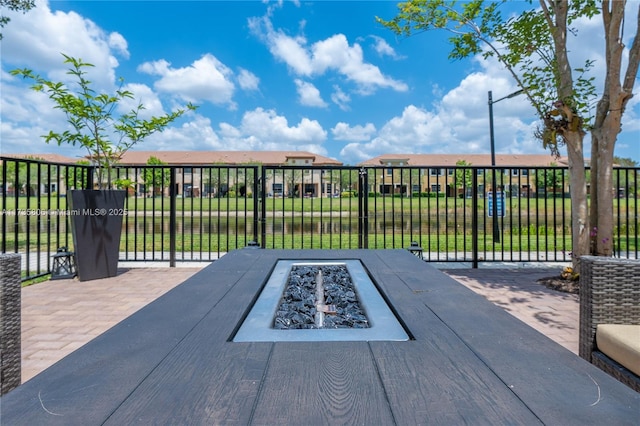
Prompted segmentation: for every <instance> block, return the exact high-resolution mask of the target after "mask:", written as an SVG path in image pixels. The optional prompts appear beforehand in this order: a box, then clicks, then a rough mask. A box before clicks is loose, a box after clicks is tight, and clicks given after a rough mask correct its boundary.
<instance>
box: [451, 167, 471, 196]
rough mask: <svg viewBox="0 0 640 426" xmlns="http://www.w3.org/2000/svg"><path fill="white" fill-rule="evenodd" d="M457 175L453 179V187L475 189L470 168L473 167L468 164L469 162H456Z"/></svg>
mask: <svg viewBox="0 0 640 426" xmlns="http://www.w3.org/2000/svg"><path fill="white" fill-rule="evenodd" d="M456 166H457V167H458V168H456V173H455V176H454V178H453V187H454V188H456V189H458V188H472V187H473V170H471V169H470V168H468V167H471V163H469V162H467V160H458V161H456Z"/></svg>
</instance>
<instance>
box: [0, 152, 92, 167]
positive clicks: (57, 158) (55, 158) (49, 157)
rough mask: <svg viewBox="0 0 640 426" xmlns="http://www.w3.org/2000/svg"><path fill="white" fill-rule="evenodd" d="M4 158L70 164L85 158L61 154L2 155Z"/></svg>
mask: <svg viewBox="0 0 640 426" xmlns="http://www.w3.org/2000/svg"><path fill="white" fill-rule="evenodd" d="M1 155H2V156H3V157H11V158H20V159H30V160H42V161H48V162H51V163H69V164H75V163H76V162H78V161H79V160H82V159H83V158H71V157H67V156H64V155H60V154H4V153H2V154H1Z"/></svg>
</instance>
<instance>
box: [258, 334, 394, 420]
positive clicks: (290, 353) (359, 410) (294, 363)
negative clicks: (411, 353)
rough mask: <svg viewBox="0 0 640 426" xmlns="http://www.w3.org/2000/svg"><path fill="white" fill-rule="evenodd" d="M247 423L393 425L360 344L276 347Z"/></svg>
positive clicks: (366, 351)
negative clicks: (250, 421) (253, 410)
mask: <svg viewBox="0 0 640 426" xmlns="http://www.w3.org/2000/svg"><path fill="white" fill-rule="evenodd" d="M253 423H255V424H259V425H263V424H271V425H275V424H290V425H315V424H325V425H329V424H330V425H355V424H363V425H372V424H393V423H394V420H393V418H392V417H391V412H390V410H389V404H388V402H387V400H386V395H385V392H384V388H383V386H382V383H381V382H380V378H379V377H378V375H377V371H376V368H375V363H374V361H373V358H372V356H371V352H370V351H369V348H368V346H367V343H366V342H309V343H302V344H301V343H296V342H293V343H291V342H287V343H282V342H281V343H276V345H275V348H274V351H273V354H272V357H271V360H270V362H269V369H268V372H267V377H266V378H265V382H264V386H263V389H262V391H261V392H260V397H259V399H258V404H257V406H256V411H255V413H254V417H253Z"/></svg>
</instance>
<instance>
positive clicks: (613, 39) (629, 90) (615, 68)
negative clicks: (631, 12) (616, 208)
mask: <svg viewBox="0 0 640 426" xmlns="http://www.w3.org/2000/svg"><path fill="white" fill-rule="evenodd" d="M625 5H626V1H610V0H603V2H602V21H603V24H604V32H605V45H606V46H605V48H606V64H607V73H606V78H605V82H604V90H603V93H602V98H601V99H600V101H599V102H598V107H597V109H596V118H595V122H594V126H593V129H592V131H591V134H592V148H591V166H592V176H591V182H592V188H591V197H592V207H591V223H592V231H593V233H594V234H595V235H594V238H595V241H594V243H595V244H594V249H595V254H596V255H598V256H612V255H613V243H614V241H613V195H614V191H615V188H614V187H613V156H614V151H615V143H616V139H617V136H618V133H620V130H621V127H622V115H623V114H624V110H625V108H626V105H627V103H628V101H629V99H631V97H632V96H633V85H634V82H635V79H636V76H637V73H638V66H639V64H640V40H638V33H637V31H638V30H637V29H636V34H635V37H634V40H633V44H632V46H631V49H630V51H629V61H628V67H627V71H626V73H625V77H624V81H622V82H621V76H622V58H623V53H624V44H623V42H622V36H623V33H624V12H625ZM636 20H637V24H639V25H640V6H638V13H637V17H636Z"/></svg>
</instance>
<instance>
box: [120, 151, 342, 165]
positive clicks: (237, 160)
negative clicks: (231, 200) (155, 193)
mask: <svg viewBox="0 0 640 426" xmlns="http://www.w3.org/2000/svg"><path fill="white" fill-rule="evenodd" d="M149 157H156V158H158V159H159V160H161V161H163V162H165V163H167V164H170V165H205V164H206V165H212V164H250V163H258V164H265V165H281V164H285V163H286V162H287V158H298V159H299V158H309V159H312V160H313V164H314V165H316V166H318V165H328V166H339V165H342V163H341V162H340V161H337V160H334V159H332V158H329V157H324V156H322V155H318V154H313V153H311V152H306V151H127V152H126V153H125V154H124V156H123V157H122V160H121V161H120V164H123V165H141V164H146V163H147V160H148V159H149Z"/></svg>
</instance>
